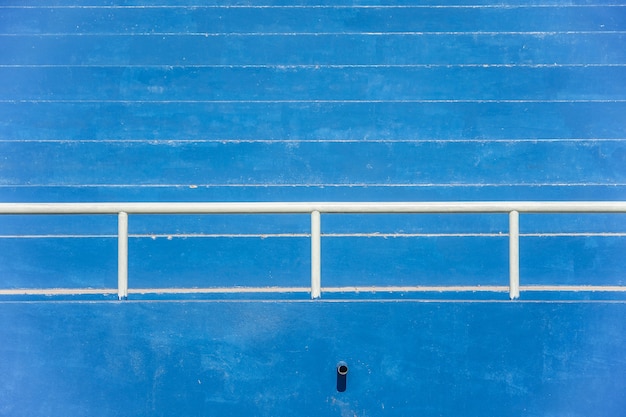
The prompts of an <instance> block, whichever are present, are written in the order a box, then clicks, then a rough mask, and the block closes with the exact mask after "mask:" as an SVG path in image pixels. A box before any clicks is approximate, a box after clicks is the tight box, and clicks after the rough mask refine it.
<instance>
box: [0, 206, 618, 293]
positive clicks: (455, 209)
mask: <svg viewBox="0 0 626 417" xmlns="http://www.w3.org/2000/svg"><path fill="white" fill-rule="evenodd" d="M253 213H257V214H284V213H289V214H294V213H309V214H310V215H311V287H310V293H311V298H319V297H320V296H321V218H320V215H321V213H346V214H347V213H389V214H393V213H508V214H509V287H508V289H509V297H510V298H511V299H512V300H513V299H517V298H518V297H519V293H520V282H519V213H626V201H483V202H477V201H471V202H465V201H462V202H239V203H191V202H176V203H163V202H154V203H123V202H122V203H0V214H117V215H118V289H117V293H118V298H119V299H120V300H121V299H126V298H127V296H128V292H129V289H128V215H129V214H253ZM355 288H356V287H355ZM422 288H423V287H422ZM498 288H500V287H498ZM618 288H620V290H621V289H623V287H618ZM17 291H18V292H19V291H21V290H17ZM42 291H45V290H42ZM0 293H3V291H0Z"/></svg>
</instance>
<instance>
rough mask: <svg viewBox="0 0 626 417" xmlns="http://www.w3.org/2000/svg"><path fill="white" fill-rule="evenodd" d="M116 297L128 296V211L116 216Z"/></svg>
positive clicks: (122, 298)
mask: <svg viewBox="0 0 626 417" xmlns="http://www.w3.org/2000/svg"><path fill="white" fill-rule="evenodd" d="M117 297H118V298H119V299H120V300H125V299H126V298H128V213H125V212H120V213H118V216H117Z"/></svg>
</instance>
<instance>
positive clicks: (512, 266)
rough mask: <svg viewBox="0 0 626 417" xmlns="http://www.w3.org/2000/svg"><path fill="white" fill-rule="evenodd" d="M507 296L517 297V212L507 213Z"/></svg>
mask: <svg viewBox="0 0 626 417" xmlns="http://www.w3.org/2000/svg"><path fill="white" fill-rule="evenodd" d="M509 297H510V298H511V300H515V299H517V298H519V212H517V211H515V210H514V211H511V212H510V213H509Z"/></svg>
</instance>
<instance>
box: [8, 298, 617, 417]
mask: <svg viewBox="0 0 626 417" xmlns="http://www.w3.org/2000/svg"><path fill="white" fill-rule="evenodd" d="M0 314H1V315H2V317H3V319H4V320H5V322H6V323H16V325H11V326H7V325H3V326H1V327H0V337H1V338H2V340H3V343H2V344H1V345H0V354H1V357H2V358H3V360H2V361H0V371H1V372H2V375H3V378H2V381H3V382H2V390H0V413H2V414H3V415H7V416H8V415H10V416H16V417H18V416H32V415H66V414H67V413H70V414H72V415H85V416H87V415H88V416H113V415H155V416H169V415H189V416H205V415H223V414H227V415H256V416H276V415H329V416H332V415H337V416H345V415H350V416H352V415H359V416H361V415H397V416H405V415H424V416H440V415H466V416H484V415H509V416H547V415H548V416H550V415H555V416H556V415H558V416H563V415H567V416H588V415H603V416H619V415H622V412H623V409H624V407H625V406H626V403H625V401H626V400H625V398H624V396H623V392H624V390H626V379H625V378H624V374H625V373H626V363H625V362H624V356H623V347H624V344H625V343H626V339H625V335H626V327H625V326H626V322H625V321H624V320H621V319H619V320H616V317H620V318H622V317H624V315H625V314H626V311H625V310H624V304H623V303H618V304H612V303H575V304H571V303H558V302H552V303H545V302H544V303H523V302H522V303H510V302H504V303H493V302H487V303H483V302H472V303H463V302H447V303H439V302H397V301H396V302H338V303H335V302H310V301H309V302H304V303H302V302H271V303H263V302H126V303H118V302H94V303H89V302H83V303H80V302H79V303H76V302H61V303H56V302H50V301H44V302H35V303H18V304H11V303H2V304H0ZM17 323H19V325H17ZM341 360H344V361H346V362H347V363H348V365H349V373H348V379H347V390H346V391H345V392H344V393H338V392H337V391H336V383H335V382H336V381H335V378H336V371H335V365H336V363H337V362H339V361H341Z"/></svg>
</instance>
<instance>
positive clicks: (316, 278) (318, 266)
mask: <svg viewBox="0 0 626 417" xmlns="http://www.w3.org/2000/svg"><path fill="white" fill-rule="evenodd" d="M321 229H322V228H321V219H320V212H319V211H313V212H312V213H311V298H314V299H315V298H319V297H320V296H321V294H322V245H321V240H322V231H321Z"/></svg>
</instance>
